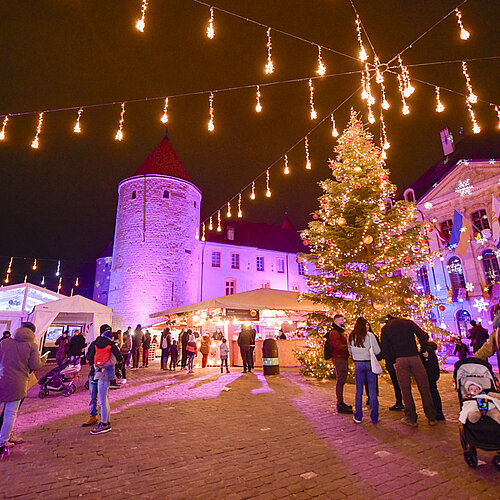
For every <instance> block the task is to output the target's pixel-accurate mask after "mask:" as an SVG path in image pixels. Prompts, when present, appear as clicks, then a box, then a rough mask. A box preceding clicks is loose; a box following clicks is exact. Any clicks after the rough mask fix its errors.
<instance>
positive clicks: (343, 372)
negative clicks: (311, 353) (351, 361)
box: [332, 358, 347, 405]
mask: <svg viewBox="0 0 500 500" xmlns="http://www.w3.org/2000/svg"><path fill="white" fill-rule="evenodd" d="M332 363H333V366H335V377H336V379H337V384H336V386H335V390H336V393H337V404H338V405H339V404H342V403H343V402H344V385H345V383H346V380H347V359H344V358H332Z"/></svg>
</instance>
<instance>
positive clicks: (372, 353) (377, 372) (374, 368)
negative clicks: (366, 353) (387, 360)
mask: <svg viewBox="0 0 500 500" xmlns="http://www.w3.org/2000/svg"><path fill="white" fill-rule="evenodd" d="M370 364H371V369H372V372H373V373H375V375H380V374H381V373H382V367H381V366H380V363H379V362H378V359H377V356H376V355H375V351H374V350H373V340H372V336H370Z"/></svg>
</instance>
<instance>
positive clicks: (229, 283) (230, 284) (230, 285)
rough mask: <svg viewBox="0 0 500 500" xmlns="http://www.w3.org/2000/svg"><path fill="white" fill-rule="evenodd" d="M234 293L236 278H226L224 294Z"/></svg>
mask: <svg viewBox="0 0 500 500" xmlns="http://www.w3.org/2000/svg"><path fill="white" fill-rule="evenodd" d="M235 293H236V280H233V279H231V278H228V279H227V280H226V295H234V294H235Z"/></svg>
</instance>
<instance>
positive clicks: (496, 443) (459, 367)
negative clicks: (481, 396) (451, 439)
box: [453, 358, 500, 470]
mask: <svg viewBox="0 0 500 500" xmlns="http://www.w3.org/2000/svg"><path fill="white" fill-rule="evenodd" d="M453 378H454V381H455V390H456V391H457V393H458V400H459V402H460V409H462V406H463V403H464V401H465V400H466V399H468V398H467V392H466V390H465V383H466V382H468V381H472V382H477V383H478V385H480V386H482V387H483V389H484V392H485V393H488V392H500V386H499V384H498V381H497V379H496V378H495V375H494V373H493V371H492V369H491V366H490V365H489V363H488V362H486V361H483V360H481V359H478V358H467V359H463V360H461V361H458V362H457V363H456V364H455V371H454V374H453ZM460 443H461V445H462V448H463V450H464V458H465V461H466V462H467V465H468V466H469V467H473V468H475V467H477V465H478V459H477V450H476V448H480V449H481V450H485V451H496V452H497V454H496V455H495V456H494V457H493V464H494V465H495V467H496V468H497V469H498V470H500V425H499V424H497V423H496V422H495V421H494V420H492V419H491V418H490V417H488V416H487V415H482V416H481V419H480V420H479V422H476V423H472V422H470V421H467V422H466V423H465V424H464V425H462V426H461V428H460Z"/></svg>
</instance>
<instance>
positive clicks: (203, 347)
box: [200, 335, 210, 355]
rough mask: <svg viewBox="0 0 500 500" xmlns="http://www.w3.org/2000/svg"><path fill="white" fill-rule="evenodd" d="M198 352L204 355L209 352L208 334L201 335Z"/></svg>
mask: <svg viewBox="0 0 500 500" xmlns="http://www.w3.org/2000/svg"><path fill="white" fill-rule="evenodd" d="M200 352H201V353H202V354H204V355H207V354H208V353H209V352H210V337H209V336H208V335H203V338H202V339H201V345H200Z"/></svg>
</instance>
